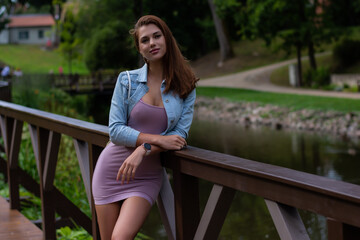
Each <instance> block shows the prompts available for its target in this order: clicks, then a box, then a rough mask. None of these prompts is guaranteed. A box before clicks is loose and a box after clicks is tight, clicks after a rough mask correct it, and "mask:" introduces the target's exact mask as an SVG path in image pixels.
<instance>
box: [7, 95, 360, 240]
mask: <svg viewBox="0 0 360 240" xmlns="http://www.w3.org/2000/svg"><path fill="white" fill-rule="evenodd" d="M24 122H27V123H28V126H29V130H30V134H31V139H32V145H33V149H34V153H35V157H36V161H37V168H38V169H37V170H38V174H39V177H40V183H39V184H38V183H37V182H36V181H35V180H34V179H32V178H30V177H29V176H28V175H27V174H26V173H25V171H24V170H23V169H21V168H20V167H19V166H18V154H19V149H20V142H21V135H22V134H21V133H22V129H23V123H24ZM0 126H1V132H2V137H3V139H4V145H5V146H4V149H5V152H6V156H7V161H5V160H2V161H0V167H1V169H2V170H4V168H6V169H7V171H3V172H6V175H7V179H8V183H9V188H10V206H11V208H13V209H19V206H20V198H19V184H21V185H23V186H24V187H25V188H26V189H28V190H29V191H31V192H33V193H35V194H36V195H38V196H40V197H41V203H42V218H43V219H42V220H43V221H42V229H43V234H44V239H55V221H54V219H55V212H57V213H58V214H59V215H60V216H62V217H67V218H69V217H70V218H72V219H73V220H74V221H75V222H76V223H77V224H78V225H80V226H82V227H84V228H85V229H86V230H87V231H88V232H89V233H91V234H92V235H93V237H94V239H99V232H98V228H97V223H96V214H95V210H94V202H93V199H92V195H91V178H92V174H93V170H94V167H95V164H96V160H97V158H98V156H99V154H100V152H101V150H102V149H103V147H104V146H105V145H106V143H107V141H108V129H107V127H106V126H102V125H98V124H93V123H88V122H84V121H80V120H76V119H71V118H68V117H64V116H59V115H56V114H52V113H47V112H43V111H39V110H35V109H31V108H27V107H23V106H20V105H16V104H12V103H7V102H4V101H0ZM61 135H67V136H70V137H72V138H73V141H74V146H75V149H76V154H77V158H78V162H79V167H80V170H81V173H82V178H83V181H84V185H85V190H86V194H87V197H88V200H89V203H90V207H91V212H92V217H91V218H89V217H87V216H86V215H85V214H84V213H82V212H81V211H80V210H79V208H78V207H77V206H75V205H74V204H72V203H71V202H70V201H69V200H68V199H67V198H66V197H65V196H64V195H63V194H62V193H61V192H60V191H59V190H58V189H56V187H55V186H54V184H53V181H54V176H55V171H56V163H57V154H58V150H59V143H60V138H61ZM162 157H163V160H164V161H163V162H164V166H165V167H167V168H168V169H170V170H172V175H173V186H172V189H173V192H174V195H173V199H174V201H172V200H171V201H168V200H166V197H169V196H170V199H171V198H172V195H171V194H172V193H171V191H170V192H167V196H163V195H161V196H160V197H159V210H160V215H161V216H162V221H163V224H164V226H165V229H166V231H167V234H168V238H169V239H217V238H218V236H219V233H220V230H221V228H222V225H223V223H224V220H225V218H226V214H227V212H228V210H229V207H230V205H231V202H232V200H233V197H234V194H235V192H236V191H241V192H246V193H250V194H254V195H256V196H260V197H262V198H264V201H265V202H266V205H267V207H268V209H269V212H270V214H271V217H272V219H273V221H274V224H275V226H276V228H277V231H278V233H279V235H280V237H281V239H294V240H295V239H296V240H301V239H309V236H308V234H307V232H306V229H305V227H304V224H303V222H302V220H301V218H300V215H299V214H298V210H297V209H303V210H306V211H311V212H314V213H317V214H320V215H323V216H325V217H327V219H328V221H327V223H328V229H329V230H328V239H330V240H335V239H336V240H342V239H346V240H350V239H359V238H360V217H359V216H360V186H358V185H354V184H350V183H346V182H341V181H336V180H332V179H328V178H325V177H321V176H316V175H312V174H308V173H303V172H299V171H295V170H291V169H287V168H283V167H278V166H274V165H269V164H264V163H259V162H255V161H251V160H247V159H242V158H239V157H234V156H230V155H226V154H221V153H216V152H212V151H208V150H204V149H199V148H195V147H188V148H187V149H186V150H182V151H177V152H173V151H169V152H167V153H164V154H162ZM199 179H203V180H206V181H209V182H211V183H213V184H214V186H213V189H212V191H211V193H210V196H209V198H208V201H207V204H206V206H205V209H204V211H203V212H202V213H201V212H200V207H199V185H198V182H199ZM69 181H71V179H69ZM172 205H174V208H172V207H171V206H172Z"/></svg>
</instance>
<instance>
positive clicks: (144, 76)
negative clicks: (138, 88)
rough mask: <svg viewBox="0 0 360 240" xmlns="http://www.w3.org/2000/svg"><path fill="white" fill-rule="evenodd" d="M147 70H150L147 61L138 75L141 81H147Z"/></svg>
mask: <svg viewBox="0 0 360 240" xmlns="http://www.w3.org/2000/svg"><path fill="white" fill-rule="evenodd" d="M147 71H148V66H147V64H146V63H145V64H144V66H142V68H140V69H139V75H138V81H139V82H147Z"/></svg>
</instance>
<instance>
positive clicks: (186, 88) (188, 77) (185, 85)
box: [130, 15, 199, 98]
mask: <svg viewBox="0 0 360 240" xmlns="http://www.w3.org/2000/svg"><path fill="white" fill-rule="evenodd" d="M149 24H154V25H156V26H157V27H158V28H159V29H160V30H161V32H162V33H163V34H164V37H165V42H166V53H165V55H164V57H163V67H164V69H163V71H164V75H165V82H166V87H165V90H164V92H165V93H167V92H169V91H174V92H176V93H177V94H179V96H180V97H181V98H186V97H187V95H188V94H189V93H190V92H191V91H192V90H193V89H194V88H195V87H196V82H197V81H198V80H199V79H198V78H196V77H195V74H194V73H193V71H192V69H191V67H190V66H189V63H188V61H187V60H186V59H185V58H184V56H183V55H182V54H181V51H180V49H179V46H178V45H177V42H176V40H175V38H174V36H173V35H172V33H171V31H170V29H169V27H168V26H167V25H166V23H165V22H164V21H163V20H162V19H160V18H159V17H156V16H153V15H145V16H142V17H141V18H140V19H139V20H138V21H137V23H136V24H135V27H134V29H132V30H130V33H131V34H132V35H133V37H134V41H135V45H136V48H137V50H138V51H139V28H140V27H142V26H144V25H149Z"/></svg>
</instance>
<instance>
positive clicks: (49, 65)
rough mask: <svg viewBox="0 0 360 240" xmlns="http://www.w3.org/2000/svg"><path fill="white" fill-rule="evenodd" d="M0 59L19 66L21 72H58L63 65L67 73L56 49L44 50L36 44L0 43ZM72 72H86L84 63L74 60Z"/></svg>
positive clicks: (65, 67) (65, 69)
mask: <svg viewBox="0 0 360 240" xmlns="http://www.w3.org/2000/svg"><path fill="white" fill-rule="evenodd" d="M0 53H1V54H0V61H1V62H4V63H6V64H9V65H10V66H11V67H13V68H20V69H21V70H22V71H23V73H37V74H38V73H45V74H46V73H49V71H50V70H52V71H53V72H54V73H58V68H59V67H60V66H62V67H63V69H64V73H68V72H69V69H68V63H67V62H65V61H64V60H63V57H62V56H61V54H60V53H59V52H57V51H56V50H45V49H44V48H43V47H42V46H36V45H0ZM72 69H73V72H78V73H80V74H85V73H88V70H87V69H86V67H85V64H84V63H82V62H80V61H74V62H73V65H72Z"/></svg>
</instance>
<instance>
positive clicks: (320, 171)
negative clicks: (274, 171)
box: [142, 120, 360, 240]
mask: <svg viewBox="0 0 360 240" xmlns="http://www.w3.org/2000/svg"><path fill="white" fill-rule="evenodd" d="M188 144H189V145H191V146H195V147H199V148H204V149H208V150H212V151H216V152H221V153H226V154H230V155H234V156H238V157H241V158H246V159H250V160H254V161H259V162H264V163H268V164H273V165H277V166H282V167H287V168H291V169H295V170H299V171H303V172H308V173H312V174H317V175H320V176H325V177H329V178H332V179H337V180H341V181H345V182H350V183H354V184H360V175H359V174H358V169H360V160H359V159H360V148H359V145H358V141H357V140H354V139H344V138H340V137H336V136H332V135H324V134H316V133H311V132H300V131H288V130H275V129H271V128H268V127H248V128H246V127H243V126H240V125H230V124H225V123H219V122H206V121H197V120H194V122H193V125H192V127H191V131H190V137H189V139H188ZM211 187H212V184H210V183H208V182H202V181H200V205H201V206H204V204H205V203H206V201H207V198H208V195H209V193H210V191H211ZM299 212H300V215H301V217H302V220H303V222H304V224H305V226H306V228H307V230H308V233H309V235H310V239H312V240H323V239H327V228H326V219H325V218H324V217H323V216H319V215H316V214H314V213H310V212H306V211H302V210H300V211H299ZM142 232H143V233H145V234H147V235H149V236H151V237H153V238H154V239H166V236H165V233H164V229H163V228H162V226H161V221H160V217H159V214H158V213H157V208H156V207H154V208H153V209H152V211H151V214H150V216H149V217H148V219H147V221H146V223H145V224H144V227H143V230H142ZM219 239H241V240H253V239H271V240H275V239H276V240H277V239H280V238H279V236H278V234H277V231H276V229H275V226H274V224H273V222H272V219H271V217H270V214H269V212H268V210H267V208H266V205H265V202H264V200H263V199H262V198H260V197H256V196H253V195H250V194H247V193H242V192H237V193H236V195H235V198H234V200H233V202H232V205H231V208H230V210H229V213H228V215H227V217H226V220H225V223H224V226H223V228H222V230H221V233H220V237H219Z"/></svg>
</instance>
